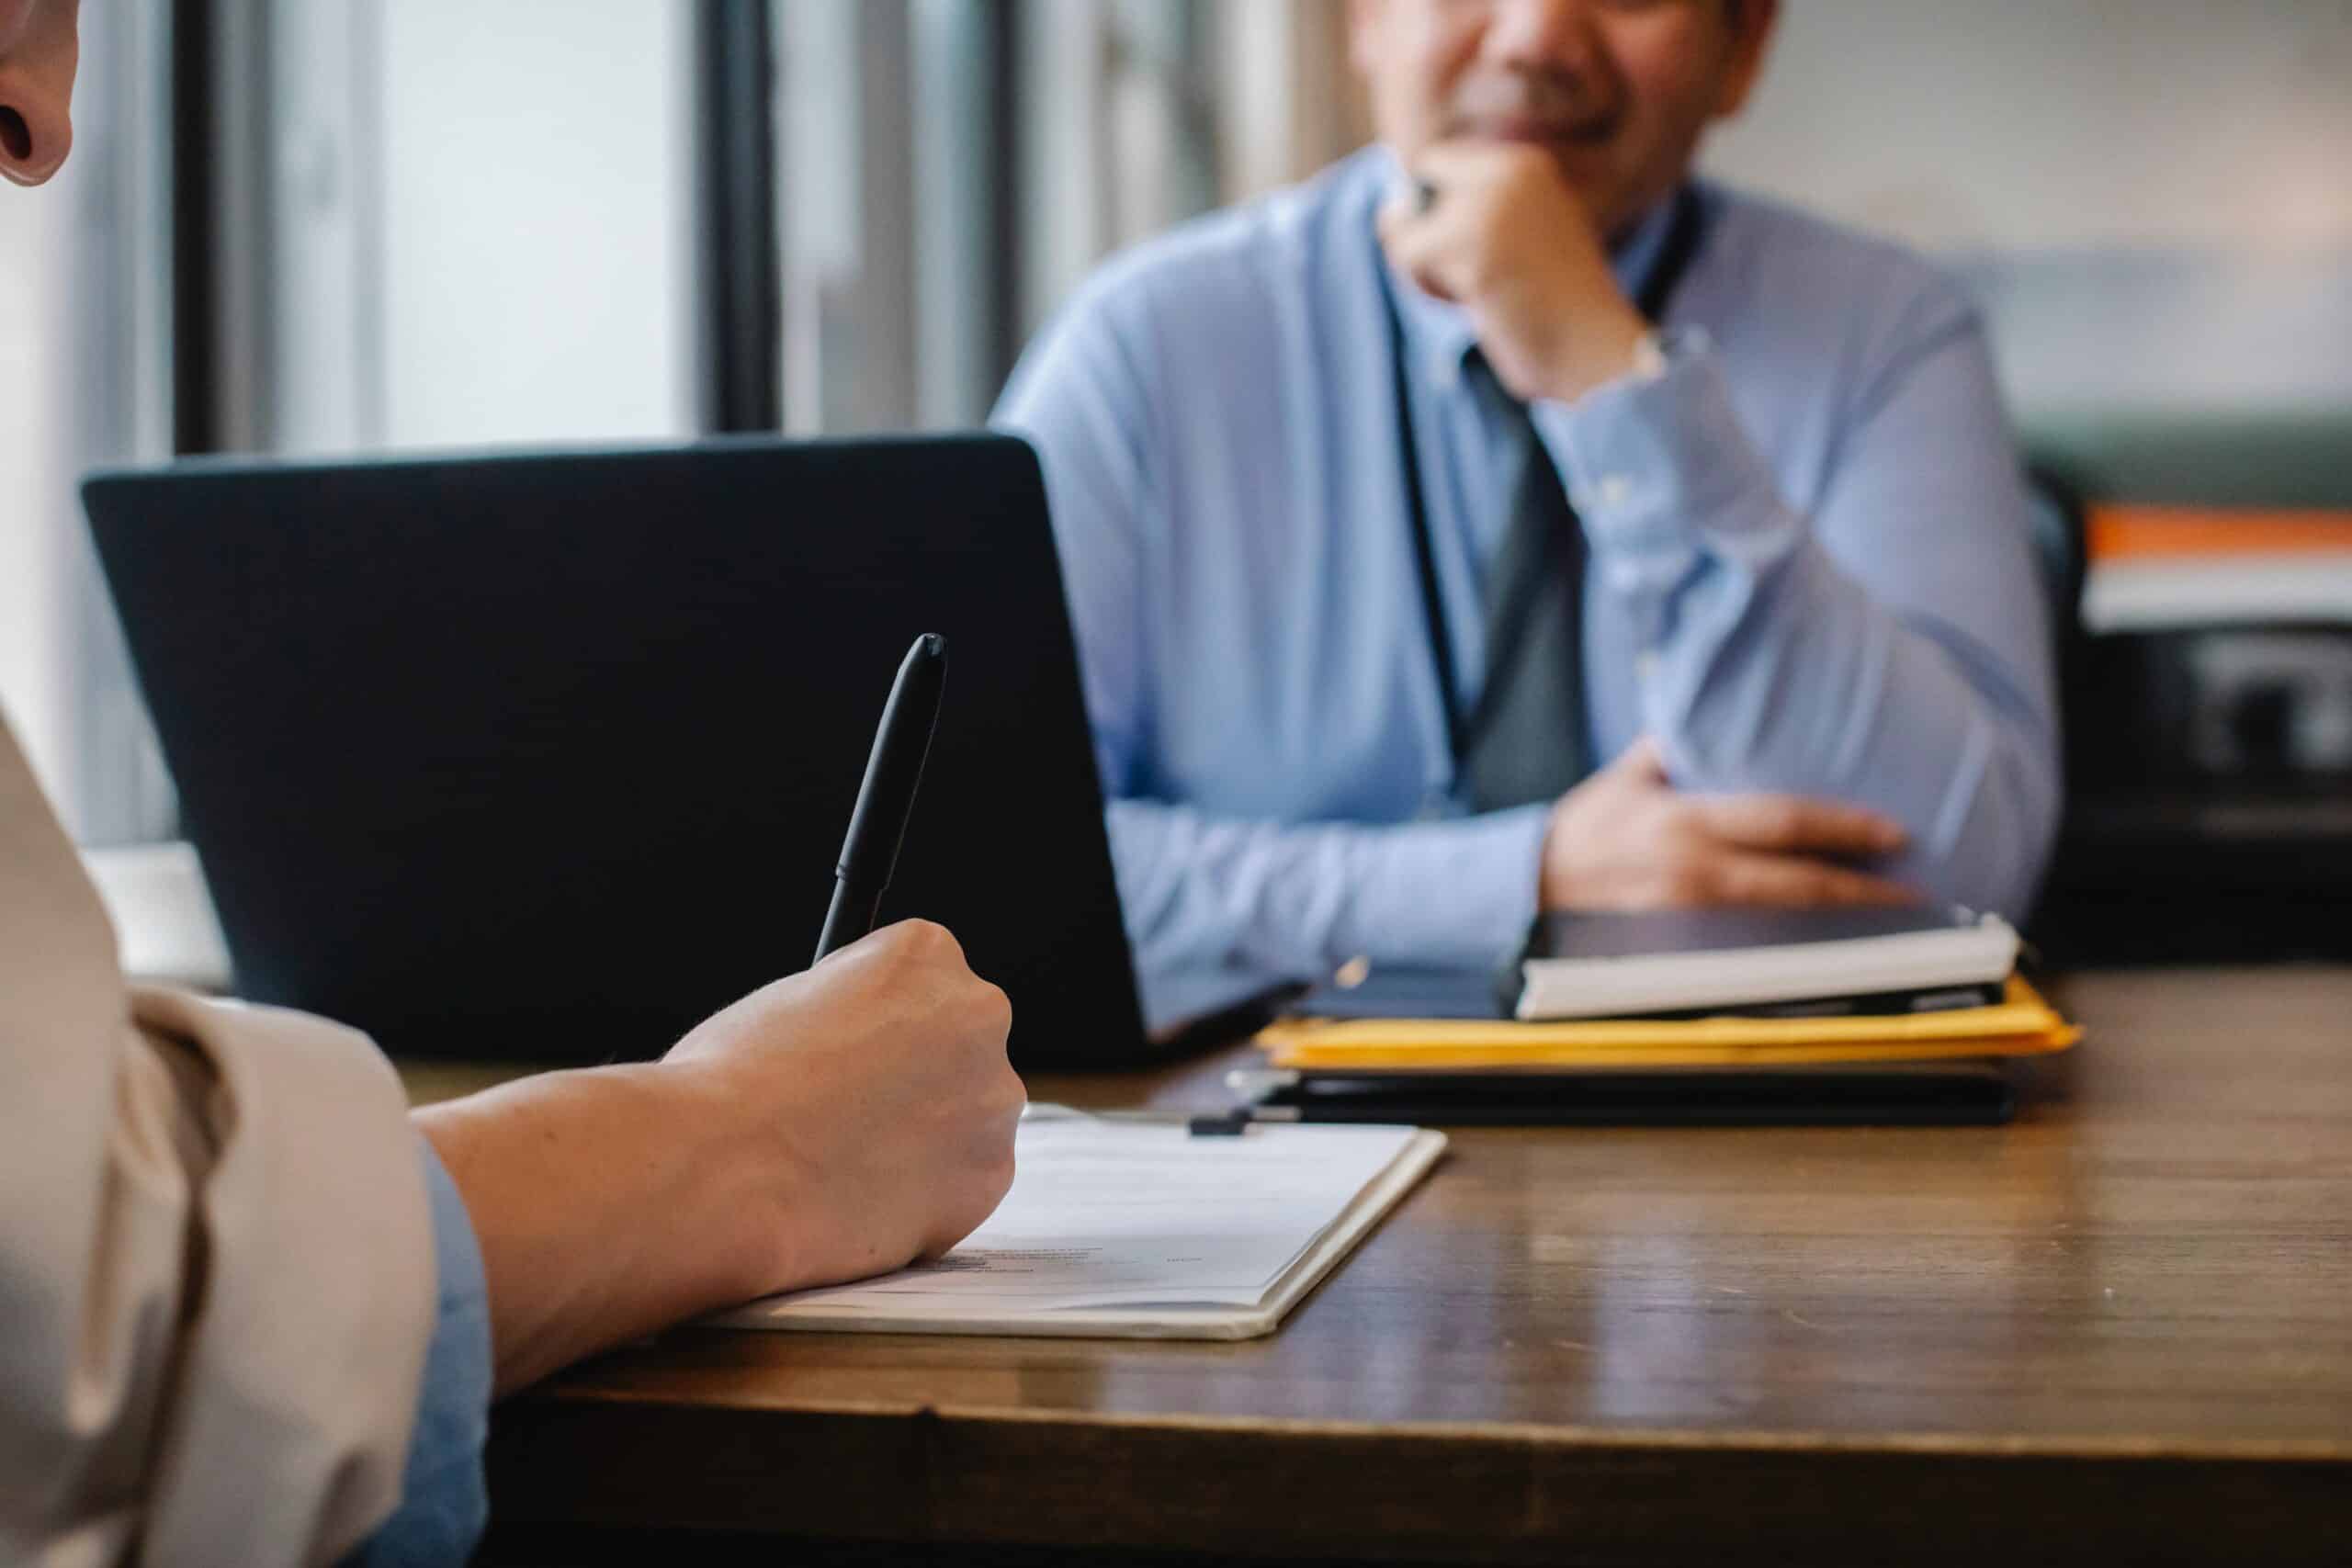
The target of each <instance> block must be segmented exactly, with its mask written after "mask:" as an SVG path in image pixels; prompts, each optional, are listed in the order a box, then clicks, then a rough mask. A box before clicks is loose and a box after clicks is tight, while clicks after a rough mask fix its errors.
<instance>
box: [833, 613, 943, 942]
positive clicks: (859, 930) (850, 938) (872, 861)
mask: <svg viewBox="0 0 2352 1568" xmlns="http://www.w3.org/2000/svg"><path fill="white" fill-rule="evenodd" d="M946 683H947V639H946V638H945V637H941V636H940V635H939V634H938V633H937V632H925V633H924V634H923V635H922V636H921V637H917V638H915V645H914V647H912V648H910V649H907V657H906V660H905V661H904V662H903V663H901V664H900V665H899V678H898V679H897V680H896V681H894V682H891V683H890V700H889V701H888V703H886V704H885V705H883V708H882V723H881V727H880V728H877V729H876V730H875V732H874V754H873V755H872V756H870V757H868V758H867V759H866V760H865V783H864V784H860V785H858V788H857V805H856V807H854V809H853V810H852V811H851V812H850V814H849V833H848V835H847V836H846V837H844V838H843V839H842V858H841V863H839V864H838V865H836V866H834V867H833V903H832V907H831V908H829V909H827V910H826V911H825V929H824V931H822V932H821V933H820V934H819V936H818V938H817V956H816V958H815V959H813V960H811V961H810V962H812V963H821V962H822V961H823V960H824V958H825V957H826V955H827V954H829V953H834V952H836V951H838V950H839V949H841V948H844V947H847V946H848V945H849V944H850V943H851V942H855V941H856V940H857V939H858V938H859V937H862V936H864V935H865V933H866V932H868V931H872V930H873V929H874V915H875V911H876V910H877V909H878V908H881V905H882V892H883V889H885V888H887V887H888V886H890V873H891V872H892V871H894V870H896V869H897V867H898V864H899V842H900V840H903V839H905V838H906V836H907V818H909V817H910V816H911V815H912V814H913V812H914V807H915V786H916V785H917V784H921V783H922V764H923V761H924V759H925V758H927V757H929V756H930V755H931V732H932V731H933V729H935V728H938V725H939V694H940V693H941V692H942V691H943V690H944V688H945V686H946Z"/></svg>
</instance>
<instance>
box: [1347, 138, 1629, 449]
mask: <svg viewBox="0 0 2352 1568" xmlns="http://www.w3.org/2000/svg"><path fill="white" fill-rule="evenodd" d="M1413 175H1414V177H1415V178H1416V179H1417V180H1419V181H1421V182H1422V183H1423V187H1424V189H1425V190H1427V191H1428V192H1429V193H1430V199H1429V200H1428V201H1427V203H1426V204H1425V205H1423V204H1419V203H1416V202H1413V201H1399V202H1394V203H1391V204H1390V205H1389V206H1388V207H1387V208H1386V209H1384V210H1383V211H1382V213H1381V216H1380V241H1381V244H1382V246H1383V247H1384V248H1385V250H1386V251H1387V253H1388V257H1389V260H1390V261H1391V263H1393V264H1394V265H1395V266H1396V267H1397V270H1398V271H1399V272H1402V273H1403V274H1405V276H1408V277H1410V278H1411V279H1412V280H1413V282H1414V283H1415V284H1416V285H1417V286H1418V287H1419V288H1421V289H1422V290H1423V291H1424V292H1426V293H1429V294H1432V295H1434V296H1436V297H1437V298H1438V299H1445V300H1450V301H1452V302H1453V303H1454V304H1457V305H1460V306H1462V307H1463V308H1464V310H1467V311H1468V312H1469V313H1470V320H1471V322H1472V325H1473V326H1474V328H1475V329H1476V332H1477V334H1478V346H1479V348H1480V349H1481V350H1482V351H1484V353H1485V354H1486V356H1487V364H1488V365H1490V366H1492V367H1494V372H1495V375H1496V376H1497V378H1499V379H1500V380H1501V382H1502V383H1503V385H1504V386H1506V387H1508V388H1510V390H1511V392H1512V394H1513V395H1514V396H1516V397H1518V398H1519V399H1521V400H1522V401H1528V402H1532V401H1534V400H1536V399H1539V398H1548V399H1552V400H1556V401H1560V402H1572V401H1574V400H1576V399H1577V398H1579V397H1582V396H1583V395H1584V394H1585V393H1586V392H1588V391H1590V390H1591V389H1593V388H1595V387H1598V386H1600V385H1601V384H1603V383H1604V382H1608V381H1612V380H1615V379H1616V378H1618V377H1620V376H1623V375H1624V374H1626V373H1627V372H1628V371H1630V370H1631V369H1632V368H1633V367H1634V358H1635V354H1636V351H1637V350H1638V348H1639V346H1640V344H1641V341H1642V337H1643V334H1644V333H1646V332H1648V330H1649V324H1648V323H1647V322H1646V321H1643V320H1642V317H1641V313H1640V312H1639V311H1637V310H1634V306H1633V302H1632V301H1630V300H1628V299H1626V298H1625V293H1624V290H1623V289H1622V288H1619V287H1618V286H1617V278H1616V275H1615V274H1614V273H1612V272H1611V270H1610V267H1609V255H1608V252H1607V251H1606V249H1605V248H1604V247H1603V245H1602V243H1601V236H1600V233H1599V232H1598V231H1597V229H1596V228H1595V225H1594V223H1593V220H1592V218H1591V215H1590V214H1589V212H1587V211H1586V209H1585V207H1584V204H1583V202H1582V201H1581V200H1580V199H1579V198H1578V197H1577V194H1576V192H1575V191H1574V190H1572V189H1571V188H1569V186H1568V183H1567V181H1566V179H1565V178H1564V177H1562V175H1561V174H1560V170H1559V166H1558V165H1557V164H1555V163H1554V162H1553V160H1552V157H1551V155H1550V154H1549V153H1547V152H1544V151H1543V150H1542V149H1541V148H1539V147H1533V146H1529V145H1526V144H1524V143H1516V142H1491V141H1446V142H1440V143H1438V144H1437V145H1436V146H1434V147H1431V148H1430V149H1429V150H1428V151H1427V152H1423V153H1422V154H1421V156H1420V157H1419V159H1418V160H1417V161H1416V163H1415V165H1414V168H1413Z"/></svg>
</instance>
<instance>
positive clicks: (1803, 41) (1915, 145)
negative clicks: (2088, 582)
mask: <svg viewBox="0 0 2352 1568" xmlns="http://www.w3.org/2000/svg"><path fill="white" fill-rule="evenodd" d="M2347 84H2352V0H1972V3H1970V4H1965V5H1945V4H1927V3H1923V0H1788V3H1787V5H1786V6H1784V8H1783V26H1782V32H1781V39H1780V42H1779V46H1778V49H1777V51H1776V53H1775V55H1774V58H1773V59H1772V61H1771V62H1770V65H1769V66H1768V68H1767V70H1766V73H1765V77H1764V81H1763V85H1762V86H1761V88H1760V89H1759V91H1758V96H1757V99H1756V101H1755V102H1754V103H1753V104H1751V105H1750V107H1749V109H1748V112H1747V115H1746V116H1745V117H1744V118H1742V119H1740V120H1739V121H1736V122H1735V123H1734V124H1732V125H1731V126H1728V127H1726V128H1724V129H1723V130H1721V131H1720V132H1719V133H1718V135H1717V136H1716V137H1715V139H1714V140H1713V141H1712V142H1711V144H1710V146H1709V149H1708V153H1707V157H1706V160H1705V161H1706V164H1707V166H1708V167H1709V168H1710V169H1711V170H1712V171H1713V173H1715V174H1716V175H1721V176H1723V177H1724V178H1727V179H1729V180H1731V181H1733V182H1735V183H1736V184H1739V185H1742V186H1747V187H1749V188H1751V189H1756V190H1760V191H1763V192H1766V193H1769V194H1773V195H1777V196H1780V197H1784V198H1786V199H1788V200H1791V201H1792V202H1795V203H1797V204H1798V205H1801V206H1804V207H1806V208H1809V209H1814V210H1815V211H1820V212H1824V213H1826V214H1828V215H1830V216H1832V217H1837V218H1841V219H1844V220H1848V221H1850V222H1854V223H1857V224H1860V225H1861V226H1863V227H1866V228H1871V229H1874V230H1878V231H1883V232H1888V233H1892V234H1894V235H1897V236H1899V237H1902V238H1905V239H1908V240H1910V241H1911V242H1913V243H1917V244H1919V245H1922V246H1925V247H1927V248H1928V249H1930V250H1933V251H1936V252H1939V253H1940V254H1942V255H1943V256H1944V257H1945V258H1946V259H1947V260H1948V261H1949V262H1950V263H1951V265H1954V266H1955V267H1956V268H1957V269H1958V270H1959V271H1960V272H1961V273H1962V276H1963V277H1964V278H1965V279H1966V280H1967V281H1968V282H1969V283H1970V284H1971V285H1972V286H1973V288H1975V289H1976V291H1977V293H1978V295H1979V297H1980V298H1981V299H1983V300H1984V301H1985V304H1986V306H1987V309H1988V314H1989V318H1990V320H1991V322H1992V327H1993V336H1994V344H1995V349H1996V354H1997V355H1998V356H1999V359H2000V362H2001V367H2002V373H2003V378H2004V380H2005V382H2006V383H2007V387H2008V389H2009V393H2010V396H2011V399H2012V400H2013V401H2014V402H2015V403H2017V404H2018V407H2019V408H2020V410H2021V411H2022V412H2024V413H2025V414H2026V416H2027V417H2028V419H2029V420H2033V419H2036V418H2038V417H2040V416H2042V415H2053V416H2062V417H2063V416H2068V415H2075V414H2084V413H2088V414H2094V415H2102V416H2103V415H2108V414H2112V413H2115V412H2121V411H2134V412H2163V413H2177V412H2204V411H2211V410H2228V411H2232V412H2281V411H2284V412H2310V411H2314V410H2329V409H2342V408H2345V407H2347V406H2352V173H2347V170H2352V85H2347Z"/></svg>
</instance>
